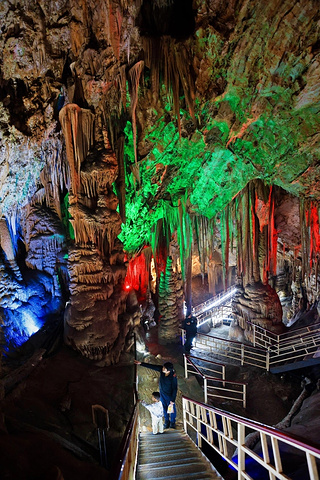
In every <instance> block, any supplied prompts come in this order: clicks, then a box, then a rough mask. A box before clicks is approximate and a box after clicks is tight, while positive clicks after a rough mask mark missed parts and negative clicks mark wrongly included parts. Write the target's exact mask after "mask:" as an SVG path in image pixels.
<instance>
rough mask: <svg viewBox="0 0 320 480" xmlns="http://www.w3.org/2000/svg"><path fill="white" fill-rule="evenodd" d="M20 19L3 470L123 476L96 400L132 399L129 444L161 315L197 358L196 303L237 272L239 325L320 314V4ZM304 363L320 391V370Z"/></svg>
mask: <svg viewBox="0 0 320 480" xmlns="http://www.w3.org/2000/svg"><path fill="white" fill-rule="evenodd" d="M0 18H1V36H0V45H1V48H0V113H1V114H0V209H1V216H0V245H1V249H0V276H1V282H0V289H1V291H0V321H1V331H0V345H1V355H2V357H1V358H2V360H1V383H0V398H1V400H2V405H3V406H2V415H1V418H0V432H1V436H0V442H1V447H0V451H1V456H2V459H3V461H1V462H0V463H1V465H2V466H0V472H1V468H2V470H3V471H2V475H4V476H3V478H7V479H11V478H12V479H13V478H14V479H29V478H30V479H32V480H36V479H37V478H39V479H40V478H41V479H42V480H44V479H47V480H50V479H59V480H63V479H65V480H67V479H73V478H77V479H80V480H81V479H82V478H83V479H85V478H93V476H90V475H93V474H94V475H95V478H97V479H99V478H102V477H103V478H106V477H105V470H104V469H102V468H101V467H100V466H99V462H98V461H97V462H96V461H95V456H96V442H97V439H96V437H95V431H94V428H93V426H92V425H91V423H90V422H91V419H89V420H88V419H86V420H85V418H84V417H86V416H87V417H88V416H89V417H90V415H91V414H90V412H89V414H88V413H85V411H84V410H82V408H83V409H84V408H86V409H87V411H89V410H90V408H91V405H92V404H95V403H101V404H102V405H103V404H104V405H105V404H106V402H107V403H108V408H110V410H112V408H113V402H114V411H117V409H118V411H119V412H122V413H121V414H118V416H117V413H116V414H115V415H114V416H113V418H112V421H111V427H112V428H111V431H110V438H112V441H113V442H114V449H115V450H116V446H117V445H118V443H119V441H120V440H119V439H120V436H121V434H122V433H123V431H124V429H125V427H126V423H127V421H128V416H127V415H128V412H129V410H130V408H129V407H128V405H126V403H129V405H130V406H132V401H133V400H132V398H131V395H124V398H123V390H126V391H131V390H130V389H131V383H132V372H131V370H130V367H129V365H131V364H132V359H133V355H134V352H133V335H134V333H136V334H138V335H139V338H142V339H144V340H145V335H144V333H143V329H141V325H142V323H143V322H145V321H150V322H151V323H152V322H153V321H154V320H156V322H157V323H158V325H157V327H156V328H157V342H158V352H162V353H163V355H166V354H168V352H171V353H170V354H172V351H173V350H176V351H177V352H178V353H179V355H180V357H181V352H182V350H181V348H182V347H181V338H180V337H181V330H180V326H181V322H182V321H183V319H184V316H185V313H186V312H190V311H191V309H192V307H194V306H195V305H198V304H200V303H202V302H204V301H206V300H208V299H210V298H211V297H212V296H214V295H217V294H220V293H222V292H224V291H225V290H227V289H228V288H229V287H230V286H232V285H235V286H236V287H237V292H238V293H237V295H236V296H235V298H234V299H233V302H232V311H233V322H234V326H236V327H237V328H234V329H233V335H234V336H233V339H234V340H239V341H241V339H245V341H247V342H250V341H251V337H250V328H249V327H248V325H249V324H255V325H258V326H259V327H262V328H264V329H267V330H269V331H271V332H273V333H275V334H282V333H284V332H286V331H288V330H289V329H290V328H299V327H305V326H308V325H311V324H314V325H315V324H317V323H318V322H319V315H320V304H319V305H318V303H319V284H320V272H319V269H318V264H319V258H320V227H319V214H320V181H319V178H320V149H319V145H320V143H319V140H320V8H319V3H318V1H317V0H305V1H304V2H300V1H299V0H281V1H280V0H269V1H268V2H265V1H263V0H252V1H250V2H248V1H246V0H227V1H220V0H135V1H133V0H98V1H96V2H93V1H91V0H81V1H79V0H77V1H75V0H2V1H1V4H0ZM302 377H303V378H304V377H308V378H310V379H311V382H312V384H313V385H314V392H313V395H316V393H317V391H318V389H319V381H318V380H319V378H320V370H318V367H313V368H309V369H308V368H305V369H302V370H301V371H299V372H297V374H296V375H295V376H294V378H293V377H290V375H288V377H287V381H288V383H290V381H293V383H294V385H293V387H292V388H293V389H294V391H296V384H297V383H298V384H299V385H300V379H301V378H302ZM104 378H109V381H108V382H107V384H108V385H107V389H108V393H107V394H106V391H105V389H103V388H102V386H101V385H102V383H103V381H104V380H103V379H104ZM279 379H280V376H279ZM282 380H283V378H282ZM282 380H281V381H282ZM268 381H269V382H271V384H272V380H270V378H269V377H267V378H266V382H268ZM77 382H78V383H77ZM44 385H45V387H44ZM76 385H77V386H76ZM97 385H98V387H97ZM104 388H105V387H104ZM32 391H33V394H32V393H31V392H32ZM71 391H72V392H73V393H72V395H71V393H70V392H71ZM90 391H91V392H95V396H92V395H90V394H89V393H88V392H90ZM71 396H72V397H73V399H77V398H80V397H81V398H84V397H88V401H87V404H86V405H85V407H84V406H83V405H82V404H81V406H80V401H79V408H78V410H77V413H73V410H72V408H71V406H70V401H71V400H70V398H71ZM106 396H107V397H108V400H106ZM129 397H130V398H129ZM40 398H41V400H40ZM24 399H25V404H24V401H23V400H24ZM260 401H262V400H261V399H260ZM76 403H77V400H75V401H74V402H73V405H74V404H76ZM318 403H319V402H318ZM314 404H316V402H314ZM37 409H38V413H39V412H41V415H40V414H39V417H37V419H36V415H35V413H34V412H35V411H37ZM28 412H29V414H30V415H29V416H30V418H29V419H28V420H27V418H28ZM32 412H33V413H32ZM33 415H34V418H33ZM57 416H59V419H58V418H57ZM31 417H32V418H31ZM40 417H41V421H40V420H39V419H40ZM319 418H320V412H318V411H317V409H316V408H315V409H314V415H313V417H312V419H311V422H313V424H314V425H318V423H317V422H318V421H319ZM258 420H259V419H258ZM279 420H280V419H279ZM89 424H90V425H91V426H90V427H89V426H88V425H89ZM54 425H55V426H56V427H54ZM307 429H308V427H305V429H303V428H301V429H300V430H299V432H298V433H299V434H300V435H301V436H302V437H305V438H308V435H307V433H306V430H307ZM48 431H49V432H50V435H49V437H48ZM53 432H55V434H57V433H59V438H60V444H61V442H62V440H61V438H64V441H65V442H69V443H68V445H69V452H70V450H71V453H72V454H74V455H77V454H78V457H77V459H73V457H72V455H71V456H65V455H67V454H62V453H61V452H60V453H59V455H58V454H57V452H56V448H57V447H56V446H55V441H56V438H54V436H53V435H54V433H53ZM46 435H47V436H46ZM309 438H310V440H312V441H315V442H318V447H319V438H317V436H316V435H314V436H312V435H310V437H309ZM32 442H34V445H36V447H34V448H33V449H32V448H31V446H30V448H29V447H28V444H29V443H30V445H31V443H32ZM13 444H14V446H13ZM46 445H47V447H46V448H47V450H50V449H52V452H55V454H57V458H58V460H57V459H56V458H55V457H54V455H53V457H54V458H55V459H54V460H52V462H51V463H50V460H48V458H47V457H48V453H47V452H45V449H46V448H45V446H46ZM72 445H73V447H72ZM80 447H81V449H83V450H81V451H82V453H83V452H87V453H86V454H83V456H82V457H81V455H80V458H81V460H79V452H77V451H76V449H77V448H80ZM112 448H113V447H112ZM73 449H74V451H72V450H73ZM35 450H37V451H38V452H39V456H40V457H41V455H43V459H46V460H43V462H42V463H41V461H39V458H38V459H36V458H35V457H36V454H35ZM86 455H87V456H86ZM17 458H19V459H20V460H19V461H18V462H17V460H16V459H17ZM70 458H72V459H71V460H70ZM4 459H5V460H6V461H5V460H4ZM59 462H60V463H59ZM74 472H77V473H74ZM5 475H6V476H5Z"/></svg>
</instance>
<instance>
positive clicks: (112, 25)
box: [106, 0, 123, 60]
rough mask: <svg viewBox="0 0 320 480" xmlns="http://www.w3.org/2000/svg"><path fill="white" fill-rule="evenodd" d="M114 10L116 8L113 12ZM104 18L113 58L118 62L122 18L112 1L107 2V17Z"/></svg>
mask: <svg viewBox="0 0 320 480" xmlns="http://www.w3.org/2000/svg"><path fill="white" fill-rule="evenodd" d="M114 8H116V11H115V12H114ZM106 18H107V20H108V24H107V31H108V37H109V41H110V44H111V46H112V49H113V53H114V55H115V57H116V58H117V59H118V60H119V58H120V46H121V26H122V21H123V18H122V13H121V10H120V8H119V7H115V6H114V5H113V2H112V0H108V15H107V17H106Z"/></svg>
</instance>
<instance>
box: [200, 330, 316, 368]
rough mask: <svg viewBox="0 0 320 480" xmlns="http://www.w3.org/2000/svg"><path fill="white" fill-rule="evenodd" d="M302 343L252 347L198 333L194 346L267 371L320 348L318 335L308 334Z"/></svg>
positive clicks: (301, 357)
mask: <svg viewBox="0 0 320 480" xmlns="http://www.w3.org/2000/svg"><path fill="white" fill-rule="evenodd" d="M302 339H303V341H300V343H296V344H283V345H282V346H281V345H280V346H279V347H278V346H272V347H268V348H267V349H266V348H263V347H257V346H255V347H253V346H251V345H245V344H243V343H241V342H237V341H235V340H227V339H224V338H220V337H215V336H212V335H207V334H204V333H198V334H197V337H196V338H195V346H201V347H202V348H207V349H209V350H210V351H212V352H213V353H214V354H215V355H217V356H221V357H224V358H226V359H228V360H229V361H230V359H231V360H234V361H237V362H240V364H241V365H245V364H246V365H252V366H255V367H260V368H263V369H265V370H267V371H269V370H270V367H271V366H273V367H275V366H277V365H281V364H283V363H284V362H295V361H297V360H299V359H303V358H304V357H305V356H306V355H311V354H314V353H315V352H316V351H317V350H318V349H319V348H320V332H319V334H316V335H314V334H309V336H304V337H302Z"/></svg>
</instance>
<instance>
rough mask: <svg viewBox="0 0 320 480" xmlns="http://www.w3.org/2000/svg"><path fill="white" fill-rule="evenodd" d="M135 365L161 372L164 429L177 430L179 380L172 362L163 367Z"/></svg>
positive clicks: (136, 362)
mask: <svg viewBox="0 0 320 480" xmlns="http://www.w3.org/2000/svg"><path fill="white" fill-rule="evenodd" d="M134 363H135V364H136V365H141V366H142V367H146V368H150V369H151V370H156V371H157V372H160V379H159V391H160V400H161V403H162V405H163V415H164V428H169V427H170V428H176V416H177V409H176V403H175V402H176V396H177V390H178V380H177V375H176V373H175V371H174V368H173V364H172V363H171V362H166V363H164V364H163V366H161V365H153V364H152V363H145V362H139V361H138V360H135V361H134ZM168 409H169V410H172V412H171V413H168Z"/></svg>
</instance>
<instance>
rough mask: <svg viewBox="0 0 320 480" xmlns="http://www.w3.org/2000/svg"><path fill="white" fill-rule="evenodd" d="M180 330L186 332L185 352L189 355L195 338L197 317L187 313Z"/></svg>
mask: <svg viewBox="0 0 320 480" xmlns="http://www.w3.org/2000/svg"><path fill="white" fill-rule="evenodd" d="M182 328H183V329H184V330H185V331H186V343H185V344H184V349H185V352H186V353H187V354H188V355H189V353H190V350H191V348H192V342H193V339H194V338H195V337H196V336H197V317H194V316H193V315H191V313H189V314H188V315H187V317H186V319H185V320H184V321H183V323H182Z"/></svg>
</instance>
